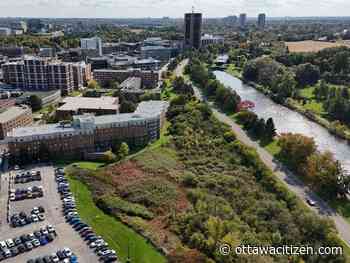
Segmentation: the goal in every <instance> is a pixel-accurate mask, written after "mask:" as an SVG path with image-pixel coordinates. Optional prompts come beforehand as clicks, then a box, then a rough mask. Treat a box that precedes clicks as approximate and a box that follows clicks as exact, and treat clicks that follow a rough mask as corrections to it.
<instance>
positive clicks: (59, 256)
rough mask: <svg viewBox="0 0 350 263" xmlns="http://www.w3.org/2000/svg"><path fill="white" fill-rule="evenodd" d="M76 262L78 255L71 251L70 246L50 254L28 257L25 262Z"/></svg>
mask: <svg viewBox="0 0 350 263" xmlns="http://www.w3.org/2000/svg"><path fill="white" fill-rule="evenodd" d="M56 262H62V263H78V257H77V256H76V255H74V254H73V253H72V250H71V249H70V248H67V247H66V248H63V249H60V250H58V251H57V252H55V253H52V254H51V255H46V256H43V257H38V258H36V259H29V260H28V261H27V263H56Z"/></svg>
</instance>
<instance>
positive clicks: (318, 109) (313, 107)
mask: <svg viewBox="0 0 350 263" xmlns="http://www.w3.org/2000/svg"><path fill="white" fill-rule="evenodd" d="M303 108H305V109H307V110H310V111H312V112H314V113H316V114H317V115H323V114H325V110H324V107H323V104H322V103H321V102H317V101H315V100H311V101H309V102H307V103H306V104H305V105H303Z"/></svg>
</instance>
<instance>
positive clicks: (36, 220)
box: [31, 215, 39, 223]
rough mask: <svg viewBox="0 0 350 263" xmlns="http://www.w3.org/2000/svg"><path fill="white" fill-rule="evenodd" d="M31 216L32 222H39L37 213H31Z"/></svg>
mask: <svg viewBox="0 0 350 263" xmlns="http://www.w3.org/2000/svg"><path fill="white" fill-rule="evenodd" d="M31 218H32V221H33V222H34V223H36V222H39V217H38V216H37V215H32V216H31Z"/></svg>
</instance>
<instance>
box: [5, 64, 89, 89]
mask: <svg viewBox="0 0 350 263" xmlns="http://www.w3.org/2000/svg"><path fill="white" fill-rule="evenodd" d="M2 71H3V78H4V82H5V83H7V84H10V85H12V86H13V87H15V88H19V89H25V90H50V89H60V90H61V92H62V94H63V95H66V94H68V93H69V92H71V91H72V90H73V89H79V88H80V87H82V85H83V84H84V80H86V82H87V81H88V80H89V79H91V68H90V67H89V66H88V65H86V64H85V63H65V62H61V61H60V60H55V59H51V58H41V57H25V58H24V60H20V61H16V62H9V63H5V64H3V65H2ZM86 82H85V83H86Z"/></svg>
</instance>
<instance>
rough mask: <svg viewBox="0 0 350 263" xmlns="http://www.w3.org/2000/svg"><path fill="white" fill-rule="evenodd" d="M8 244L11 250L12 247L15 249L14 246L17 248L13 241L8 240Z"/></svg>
mask: <svg viewBox="0 0 350 263" xmlns="http://www.w3.org/2000/svg"><path fill="white" fill-rule="evenodd" d="M6 244H7V247H8V248H11V247H14V246H15V243H14V242H13V240H12V239H7V240H6Z"/></svg>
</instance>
